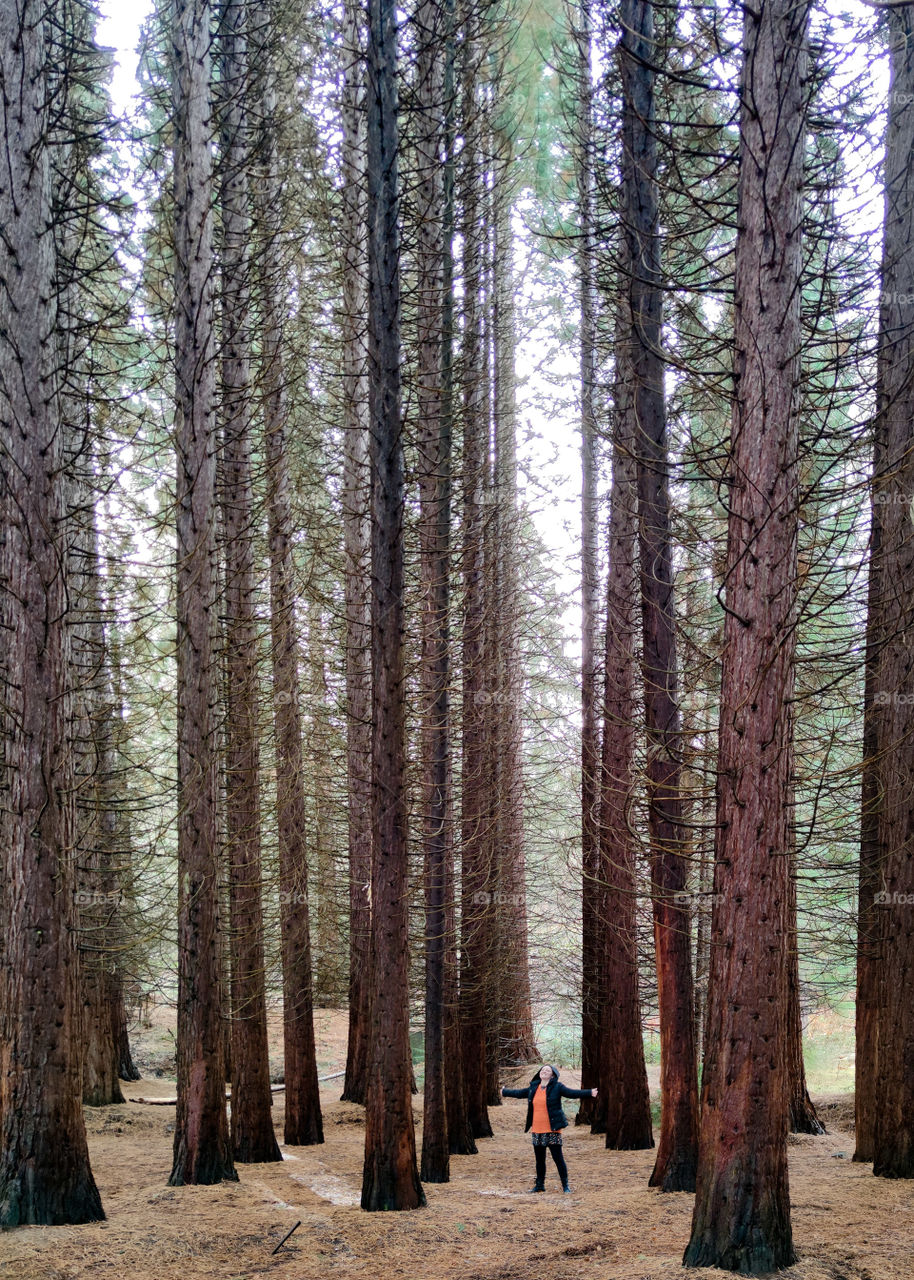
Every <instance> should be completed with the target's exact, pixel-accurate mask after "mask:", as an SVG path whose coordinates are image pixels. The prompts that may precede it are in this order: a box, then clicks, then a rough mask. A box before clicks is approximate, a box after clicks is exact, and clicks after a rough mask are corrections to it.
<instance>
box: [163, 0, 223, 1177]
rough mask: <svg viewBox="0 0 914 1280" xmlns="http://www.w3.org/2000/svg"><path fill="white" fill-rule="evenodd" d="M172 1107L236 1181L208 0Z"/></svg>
mask: <svg viewBox="0 0 914 1280" xmlns="http://www.w3.org/2000/svg"><path fill="white" fill-rule="evenodd" d="M172 21H173V28H172V33H171V35H172V56H173V60H174V61H173V66H172V99H173V107H172V112H173V114H172V119H173V129H174V143H173V148H174V161H173V167H174V210H175V228H174V253H175V295H176V315H175V338H174V342H175V443H176V448H177V473H178V475H177V519H176V524H177V645H176V648H177V667H178V674H177V695H178V1050H177V1064H178V1106H177V1114H176V1119H175V1139H174V1166H173V1168H172V1171H171V1177H170V1178H169V1183H170V1185H171V1186H182V1185H184V1184H186V1183H213V1182H220V1181H221V1180H222V1179H224V1178H226V1179H236V1178H237V1176H238V1175H237V1174H236V1172H235V1167H234V1164H233V1163H232V1151H231V1143H230V1140H229V1129H228V1117H227V1114H226V1107H225V1050H224V1043H223V1035H222V1017H221V1011H222V990H223V975H222V966H221V964H220V952H219V948H220V927H219V907H218V893H217V885H218V862H219V857H218V844H217V821H216V810H217V803H218V778H217V761H216V752H215V746H216V724H215V715H214V711H215V707H216V704H217V701H218V699H217V685H218V673H217V663H216V656H215V652H214V637H215V632H216V593H215V578H216V573H215V538H214V532H213V528H214V514H215V452H216V439H215V423H214V390H215V387H214V383H215V350H214V345H215V344H214V335H213V283H212V282H213V277H214V259H213V214H212V203H213V175H212V151H211V141H212V139H211V132H210V131H211V127H212V107H211V101H210V48H211V44H212V32H211V13H210V6H209V3H208V0H175V7H174V10H173V15H172Z"/></svg>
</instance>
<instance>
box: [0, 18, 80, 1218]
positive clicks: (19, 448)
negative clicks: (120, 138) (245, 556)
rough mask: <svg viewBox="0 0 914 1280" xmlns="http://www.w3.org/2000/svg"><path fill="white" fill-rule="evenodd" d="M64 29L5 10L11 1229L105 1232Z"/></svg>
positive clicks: (4, 617)
mask: <svg viewBox="0 0 914 1280" xmlns="http://www.w3.org/2000/svg"><path fill="white" fill-rule="evenodd" d="M47 22H48V18H47V15H46V10H45V7H44V6H43V5H39V4H37V3H35V2H34V0H22V2H20V3H17V4H11V3H4V4H3V5H0V84H2V85H3V91H4V99H5V119H4V123H5V148H4V162H3V166H2V171H0V226H2V227H3V235H2V237H0V278H2V279H3V282H4V286H3V289H2V290H0V433H2V436H0V438H2V452H0V530H2V533H0V623H2V626H3V633H4V641H3V645H2V648H0V683H2V698H0V707H2V712H0V714H2V736H3V742H4V751H3V762H2V763H3V777H2V783H3V790H4V803H3V806H2V810H0V859H2V873H3V874H2V880H0V883H2V890H0V901H2V910H3V917H2V924H3V934H2V961H3V963H2V967H0V1033H2V1034H0V1226H2V1227H4V1228H7V1227H15V1226H20V1225H23V1224H26V1223H46V1224H57V1223H75V1222H92V1221H96V1220H98V1219H100V1218H103V1217H104V1216H105V1215H104V1212H103V1210H102V1205H101V1199H100V1197H99V1194H98V1190H97V1188H96V1185H95V1181H94V1179H93V1177H92V1171H91V1169H90V1167H89V1153H88V1148H87V1144H86V1132H85V1126H84V1122H83V1114H82V1106H81V1091H82V1080H81V1063H80V1044H79V1013H78V1004H77V1002H78V993H79V963H78V959H79V958H78V954H77V950H76V924H77V920H76V902H75V890H76V882H75V876H74V866H73V856H72V850H73V847H74V837H75V811H74V798H73V774H72V769H73V765H72V757H71V754H70V745H71V744H70V741H69V738H70V734H71V732H72V724H71V720H70V697H71V691H70V687H69V680H70V651H69V648H70V647H69V636H68V629H67V625H66V613H67V582H66V574H65V569H62V566H65V564H66V548H65V534H66V530H65V527H64V519H63V517H64V502H65V493H64V473H63V461H64V442H63V439H62V435H63V433H62V432H61V421H60V416H59V415H60V402H59V383H58V369H59V366H60V361H59V352H58V346H57V334H56V331H55V330H56V320H57V316H56V312H57V306H56V299H55V257H54V240H53V235H52V232H51V231H50V230H49V228H50V227H51V221H52V220H51V174H50V163H49V150H48V144H47V138H48V128H49V103H50V97H49V92H48V88H49V67H48V43H47V41H48V30H47Z"/></svg>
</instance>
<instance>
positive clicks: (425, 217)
mask: <svg viewBox="0 0 914 1280" xmlns="http://www.w3.org/2000/svg"><path fill="white" fill-rule="evenodd" d="M447 21H448V15H447V13H446V10H445V8H444V6H443V5H442V4H441V3H439V0H423V3H422V5H421V6H420V8H419V10H418V12H417V15H416V24H415V25H416V34H417V39H418V49H417V54H416V72H417V79H418V90H417V92H418V95H419V104H420V106H421V111H420V113H419V124H418V133H417V137H416V156H417V159H416V164H417V175H416V178H417V192H416V201H417V208H416V222H417V228H416V235H417V241H418V243H417V252H416V256H417V277H418V281H417V287H418V303H417V306H418V325H419V333H418V347H419V368H418V388H417V429H418V433H419V494H420V503H421V510H420V539H421V584H422V585H421V591H422V619H421V624H422V659H421V662H422V671H421V681H422V843H423V849H424V884H425V1089H424V1099H423V1108H422V1162H421V1177H422V1180H423V1181H424V1182H448V1181H449V1179H450V1147H449V1143H448V1133H447V1106H446V1079H447V1073H446V1063H445V1058H444V1017H445V1012H444V1000H445V956H446V951H447V936H446V928H447V893H448V889H449V887H450V885H451V882H452V879H453V877H452V876H451V875H449V868H448V865H447V864H448V859H449V857H450V855H451V847H452V845H451V838H450V831H449V822H450V819H451V806H450V801H449V785H450V777H451V770H450V706H449V667H450V664H449V585H450V581H449V579H450V522H451V425H452V424H451V421H450V410H451V406H450V405H448V406H445V404H444V388H443V379H442V376H441V374H442V345H443V330H444V234H445V227H444V225H443V223H442V211H443V205H444V194H445V193H444V168H443V163H442V161H443V159H444V154H443V153H444V145H445V120H444V109H445V103H444V58H445V56H446V52H447V50H446V44H447V43H449V33H448V32H447V30H446V23H447ZM446 408H447V410H448V416H447V417H446V416H445V409H446Z"/></svg>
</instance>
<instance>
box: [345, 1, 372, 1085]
mask: <svg viewBox="0 0 914 1280" xmlns="http://www.w3.org/2000/svg"><path fill="white" fill-rule="evenodd" d="M361 14H362V10H361V8H360V6H359V5H358V4H356V3H355V2H354V0H348V2H347V3H346V5H345V7H344V26H343V58H344V59H345V62H344V70H343V102H342V129H343V140H342V177H343V191H342V197H343V218H344V226H343V229H342V235H343V255H344V262H345V271H344V275H343V287H342V292H343V315H342V324H343V360H344V368H343V398H344V406H345V415H346V416H345V438H344V464H343V488H342V504H343V537H344V549H345V556H346V588H345V589H346V716H347V718H346V760H347V778H348V816H349V1041H348V1046H347V1053H346V1077H345V1081H344V1085H343V1092H342V1095H341V1097H342V1100H343V1101H344V1102H361V1103H364V1101H365V1091H366V1087H367V1081H368V1053H369V1046H368V1026H369V1017H370V1013H371V1006H370V998H371V904H370V894H369V890H370V883H371V600H370V586H369V584H370V579H371V546H370V539H371V532H370V520H369V518H368V516H367V512H368V509H369V504H370V497H369V475H368V435H369V419H368V375H367V367H366V338H367V335H366V331H365V313H366V311H367V307H368V298H367V275H368V264H367V261H366V243H365V236H366V207H365V195H366V193H365V181H366V175H365V90H364V84H363V75H364V71H363V67H364V53H363V44H364V41H363V37H362V29H361V21H362V18H361Z"/></svg>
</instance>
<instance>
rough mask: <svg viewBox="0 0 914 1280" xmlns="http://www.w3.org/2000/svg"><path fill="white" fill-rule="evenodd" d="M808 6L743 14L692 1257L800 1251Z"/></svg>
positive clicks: (743, 1261) (696, 1262)
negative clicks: (797, 1115)
mask: <svg viewBox="0 0 914 1280" xmlns="http://www.w3.org/2000/svg"><path fill="white" fill-rule="evenodd" d="M806 20H807V6H806V5H805V4H800V5H796V4H793V3H791V2H790V0H763V3H761V4H760V5H758V6H756V8H755V9H751V10H750V9H747V10H745V13H744V20H743V58H744V61H743V70H742V77H741V86H742V108H741V115H740V176H739V188H738V227H739V231H738V236H737V242H736V267H735V279H734V290H735V294H734V296H735V300H736V321H735V334H734V342H735V362H734V379H735V396H734V402H733V419H732V440H731V446H730V464H729V467H728V476H727V478H728V481H729V492H730V512H729V527H728V547H727V573H726V610H727V616H726V622H725V629H724V654H723V673H722V683H721V716H720V739H719V741H720V747H719V763H718V794H717V826H716V840H715V851H714V852H715V874H714V903H713V909H712V935H711V977H710V990H709V997H708V1001H709V1007H708V1036H707V1054H706V1058H705V1065H704V1074H703V1084H702V1113H701V1116H702V1119H701V1140H700V1145H699V1156H698V1187H697V1197H696V1201H695V1210H694V1215H693V1218H692V1237H691V1240H690V1242H689V1245H688V1248H687V1249H686V1252H685V1259H684V1261H685V1264H686V1265H687V1266H717V1267H722V1268H724V1269H726V1270H730V1271H738V1272H740V1273H742V1274H748V1275H762V1274H765V1273H767V1272H769V1271H773V1270H775V1269H776V1268H777V1267H786V1266H789V1265H790V1264H791V1263H792V1262H793V1261H794V1259H795V1255H794V1250H793V1241H792V1232H791V1225H790V1195H789V1188H788V1179H787V1118H788V1105H787V1102H788V1100H787V1069H786V1060H785V1043H786V1037H787V995H788V990H787V954H788V950H789V948H790V946H791V945H792V944H793V938H792V937H791V928H790V918H789V903H790V885H789V875H790V847H791V817H792V815H791V811H790V785H791V766H792V750H791V725H790V711H789V708H790V704H791V700H792V697H793V687H794V679H793V669H794V650H795V626H796V592H797V588H796V576H797V524H798V483H797V451H798V424H797V419H798V403H797V400H798V397H797V386H798V380H799V372H800V367H799V365H800V361H799V352H800V347H801V327H800V270H801V249H802V244H801V239H802V230H801V228H802V179H803V143H804V133H805V102H804V94H805V92H806V88H805V84H806V80H805V73H806Z"/></svg>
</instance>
